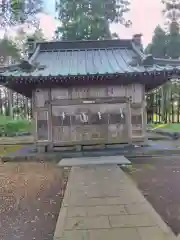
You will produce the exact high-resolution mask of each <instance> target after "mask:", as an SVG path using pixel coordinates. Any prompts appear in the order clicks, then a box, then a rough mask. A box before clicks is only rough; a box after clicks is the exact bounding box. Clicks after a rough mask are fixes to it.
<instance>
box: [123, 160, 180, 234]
mask: <svg viewBox="0 0 180 240" xmlns="http://www.w3.org/2000/svg"><path fill="white" fill-rule="evenodd" d="M161 158H162V159H161V161H160V159H158V161H157V162H156V161H155V160H153V163H151V162H150V159H149V160H148V162H149V163H148V164H133V165H132V166H130V167H127V168H123V170H124V171H125V172H128V174H130V175H131V177H132V178H133V180H134V181H135V182H136V183H137V185H138V187H139V189H140V190H141V191H142V193H143V195H144V196H145V197H146V198H147V200H148V201H149V202H150V203H151V204H152V206H153V207H154V209H155V210H156V211H157V212H158V213H159V214H160V215H161V217H162V218H163V220H164V221H165V222H166V223H167V224H168V225H169V227H171V229H172V231H173V232H174V233H175V234H176V235H178V234H180V204H179V202H180V157H173V156H171V157H169V161H168V160H167V158H168V157H166V160H164V159H163V157H161Z"/></svg>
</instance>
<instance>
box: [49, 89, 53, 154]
mask: <svg viewBox="0 0 180 240" xmlns="http://www.w3.org/2000/svg"><path fill="white" fill-rule="evenodd" d="M48 96H49V99H48V141H49V144H48V151H51V150H52V148H53V134H52V104H51V89H49V90H48Z"/></svg>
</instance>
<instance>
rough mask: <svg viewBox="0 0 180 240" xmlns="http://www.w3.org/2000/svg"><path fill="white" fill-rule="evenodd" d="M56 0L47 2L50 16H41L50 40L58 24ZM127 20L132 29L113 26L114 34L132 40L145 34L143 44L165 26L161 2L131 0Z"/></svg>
mask: <svg viewBox="0 0 180 240" xmlns="http://www.w3.org/2000/svg"><path fill="white" fill-rule="evenodd" d="M54 6H55V0H45V11H46V12H47V14H48V15H44V14H43V15H42V16H41V27H42V28H43V31H44V33H45V34H46V36H48V38H51V37H52V34H53V32H54V30H55V29H56V27H57V25H58V22H57V21H55V20H54V16H55V11H54ZM127 18H129V19H130V20H131V21H132V27H131V28H128V29H127V28H125V27H123V26H121V25H115V24H114V25H112V26H111V30H112V32H117V33H118V35H119V36H120V38H131V37H132V35H133V34H135V33H142V34H143V38H142V40H143V44H144V45H147V44H148V43H149V42H151V39H152V35H153V31H154V29H155V27H156V26H157V25H158V24H160V25H162V24H163V15H162V4H161V0H131V11H130V12H129V13H128V14H127Z"/></svg>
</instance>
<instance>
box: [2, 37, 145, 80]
mask: <svg viewBox="0 0 180 240" xmlns="http://www.w3.org/2000/svg"><path fill="white" fill-rule="evenodd" d="M30 62H31V64H32V65H33V64H37V63H38V64H39V65H40V66H44V68H35V69H34V71H31V72H27V71H22V70H20V69H14V70H13V71H6V73H4V75H6V76H7V75H13V76H19V75H21V76H30V75H31V76H39V75H41V76H49V75H52V76H57V75H62V76H68V75H87V74H93V75H96V74H101V75H104V74H114V73H120V74H121V73H134V72H142V71H145V69H144V67H143V66H141V65H140V64H139V63H140V57H139V56H138V55H137V53H136V52H135V51H134V49H133V47H132V40H104V41H75V42H74V44H73V43H72V42H49V43H46V42H45V43H39V44H37V48H36V51H35V52H34V54H33V56H32V57H31V59H30Z"/></svg>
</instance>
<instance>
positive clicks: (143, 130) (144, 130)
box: [142, 100, 148, 144]
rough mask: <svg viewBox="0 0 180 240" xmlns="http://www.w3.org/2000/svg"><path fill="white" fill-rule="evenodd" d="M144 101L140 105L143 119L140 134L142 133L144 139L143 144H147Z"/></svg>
mask: <svg viewBox="0 0 180 240" xmlns="http://www.w3.org/2000/svg"><path fill="white" fill-rule="evenodd" d="M146 105H147V104H146V100H143V104H142V106H143V107H142V118H143V122H142V124H143V126H142V132H143V137H144V143H145V144H147V141H148V137H147V131H146V129H147V108H146Z"/></svg>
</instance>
